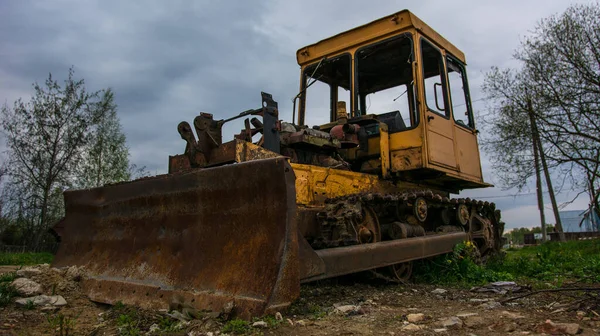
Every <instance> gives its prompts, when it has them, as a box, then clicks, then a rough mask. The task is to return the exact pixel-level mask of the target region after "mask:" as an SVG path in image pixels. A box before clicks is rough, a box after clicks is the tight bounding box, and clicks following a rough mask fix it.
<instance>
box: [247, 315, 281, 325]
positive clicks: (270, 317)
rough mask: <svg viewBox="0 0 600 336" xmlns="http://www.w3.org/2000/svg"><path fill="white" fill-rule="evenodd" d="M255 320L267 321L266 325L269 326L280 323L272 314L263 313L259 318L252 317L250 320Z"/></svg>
mask: <svg viewBox="0 0 600 336" xmlns="http://www.w3.org/2000/svg"><path fill="white" fill-rule="evenodd" d="M256 321H263V322H265V323H267V326H268V327H269V328H276V327H277V326H278V325H279V324H280V323H281V321H280V320H278V319H277V318H275V316H273V315H265V316H263V317H261V318H254V319H253V320H252V322H256Z"/></svg>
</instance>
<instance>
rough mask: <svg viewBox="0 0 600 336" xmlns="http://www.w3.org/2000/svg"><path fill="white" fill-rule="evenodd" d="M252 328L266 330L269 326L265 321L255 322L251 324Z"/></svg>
mask: <svg viewBox="0 0 600 336" xmlns="http://www.w3.org/2000/svg"><path fill="white" fill-rule="evenodd" d="M252 327H253V328H268V327H269V325H268V324H267V322H265V321H256V322H254V323H252Z"/></svg>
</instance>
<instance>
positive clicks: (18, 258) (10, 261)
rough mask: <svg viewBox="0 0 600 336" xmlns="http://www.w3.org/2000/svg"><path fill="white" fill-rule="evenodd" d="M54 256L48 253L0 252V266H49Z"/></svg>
mask: <svg viewBox="0 0 600 336" xmlns="http://www.w3.org/2000/svg"><path fill="white" fill-rule="evenodd" d="M53 259H54V255H53V254H52V253H48V252H40V253H32V252H26V253H8V252H0V265H17V266H19V265H37V264H50V263H51V262H52V260H53Z"/></svg>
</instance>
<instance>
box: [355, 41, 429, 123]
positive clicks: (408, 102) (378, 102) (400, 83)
mask: <svg viewBox="0 0 600 336" xmlns="http://www.w3.org/2000/svg"><path fill="white" fill-rule="evenodd" d="M355 60H356V91H357V99H358V104H357V105H358V114H359V115H366V114H376V115H377V116H378V117H377V119H379V120H381V121H383V122H385V123H386V124H388V127H389V128H388V129H389V131H390V132H391V133H394V132H400V131H404V130H408V129H412V128H414V127H415V126H416V125H417V123H418V113H417V109H416V104H415V86H414V84H415V83H414V81H413V71H412V62H413V44H412V39H411V37H410V35H408V34H406V35H401V36H398V37H394V38H392V39H389V40H385V41H382V42H377V43H374V44H373V45H370V46H367V47H364V48H361V49H359V50H358V51H357V52H356V55H355Z"/></svg>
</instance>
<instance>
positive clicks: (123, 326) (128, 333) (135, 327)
mask: <svg viewBox="0 0 600 336" xmlns="http://www.w3.org/2000/svg"><path fill="white" fill-rule="evenodd" d="M117 326H118V327H119V335H124V336H137V335H140V333H141V332H140V329H139V320H138V316H137V313H136V312H135V311H129V312H127V313H125V314H120V315H119V317H117Z"/></svg>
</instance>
